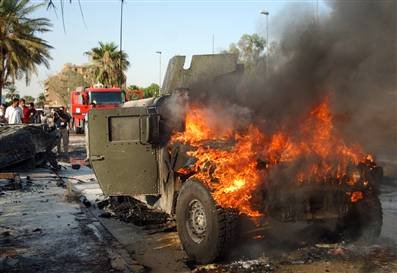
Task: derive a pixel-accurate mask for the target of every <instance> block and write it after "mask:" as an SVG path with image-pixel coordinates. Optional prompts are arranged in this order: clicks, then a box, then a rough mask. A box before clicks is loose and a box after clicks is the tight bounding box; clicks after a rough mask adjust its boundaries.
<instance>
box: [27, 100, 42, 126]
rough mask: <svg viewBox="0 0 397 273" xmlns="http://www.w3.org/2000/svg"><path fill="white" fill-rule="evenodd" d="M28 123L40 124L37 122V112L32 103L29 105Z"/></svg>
mask: <svg viewBox="0 0 397 273" xmlns="http://www.w3.org/2000/svg"><path fill="white" fill-rule="evenodd" d="M28 123H40V122H39V121H38V115H37V111H36V109H35V108H34V103H33V102H31V103H29V112H28Z"/></svg>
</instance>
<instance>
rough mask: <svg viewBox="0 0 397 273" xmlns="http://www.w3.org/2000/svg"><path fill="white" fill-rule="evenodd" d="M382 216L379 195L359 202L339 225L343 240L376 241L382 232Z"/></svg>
mask: <svg viewBox="0 0 397 273" xmlns="http://www.w3.org/2000/svg"><path fill="white" fill-rule="evenodd" d="M382 216H383V215H382V205H381V202H380V200H379V197H378V196H377V195H375V194H373V195H370V196H367V198H365V199H363V200H359V201H358V202H357V203H355V204H354V205H353V206H352V209H351V211H350V213H349V214H348V215H347V217H346V218H344V219H343V220H342V221H341V223H340V225H339V230H340V231H341V233H342V237H343V239H346V240H348V241H356V240H360V241H363V242H372V241H374V240H375V239H376V238H378V237H379V235H380V233H381V231H382Z"/></svg>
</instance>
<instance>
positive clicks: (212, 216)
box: [176, 181, 236, 264]
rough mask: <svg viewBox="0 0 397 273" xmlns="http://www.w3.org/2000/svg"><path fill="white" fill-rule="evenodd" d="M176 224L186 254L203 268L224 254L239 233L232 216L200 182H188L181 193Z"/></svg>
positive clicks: (177, 206)
mask: <svg viewBox="0 0 397 273" xmlns="http://www.w3.org/2000/svg"><path fill="white" fill-rule="evenodd" d="M176 222H177V229H178V234H179V238H180V240H181V243H182V246H183V248H184V250H185V251H186V253H187V254H188V255H189V257H191V258H192V259H194V260H195V261H196V262H198V263H201V264H206V263H210V262H212V261H214V260H215V259H216V258H218V257H220V256H222V255H223V254H225V250H226V249H227V247H228V246H229V245H230V242H231V240H233V238H234V234H235V229H236V218H235V217H234V215H233V213H232V214H230V213H228V212H227V211H226V210H224V209H222V208H220V207H219V206H218V205H217V204H216V203H215V201H214V199H213V198H212V196H211V193H210V192H209V191H208V189H207V188H206V187H205V186H204V185H202V184H201V183H200V182H198V181H187V182H185V184H184V185H183V187H182V189H181V190H180V192H179V196H178V200H177V205H176Z"/></svg>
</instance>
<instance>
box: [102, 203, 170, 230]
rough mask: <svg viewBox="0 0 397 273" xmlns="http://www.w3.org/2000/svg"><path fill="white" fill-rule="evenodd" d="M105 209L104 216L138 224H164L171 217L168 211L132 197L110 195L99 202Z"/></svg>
mask: <svg viewBox="0 0 397 273" xmlns="http://www.w3.org/2000/svg"><path fill="white" fill-rule="evenodd" d="M97 205H98V208H100V209H103V210H104V211H105V213H104V214H102V216H104V217H106V216H107V215H108V216H111V217H114V218H116V219H119V220H121V221H124V222H129V223H133V224H135V225H138V226H147V225H162V224H166V223H167V222H168V221H169V220H170V219H169V215H167V214H166V213H164V212H162V211H159V210H156V209H151V208H149V207H148V206H147V205H146V204H144V203H143V202H141V201H139V200H137V199H134V198H132V197H122V198H121V197H110V198H107V199H105V200H103V201H100V202H99V203H97Z"/></svg>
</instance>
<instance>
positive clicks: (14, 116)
mask: <svg viewBox="0 0 397 273" xmlns="http://www.w3.org/2000/svg"><path fill="white" fill-rule="evenodd" d="M4 117H5V118H6V119H7V122H8V124H20V123H22V109H21V108H20V107H19V99H18V98H14V99H13V100H12V104H11V105H10V106H8V107H7V109H6V113H5V115H4Z"/></svg>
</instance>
